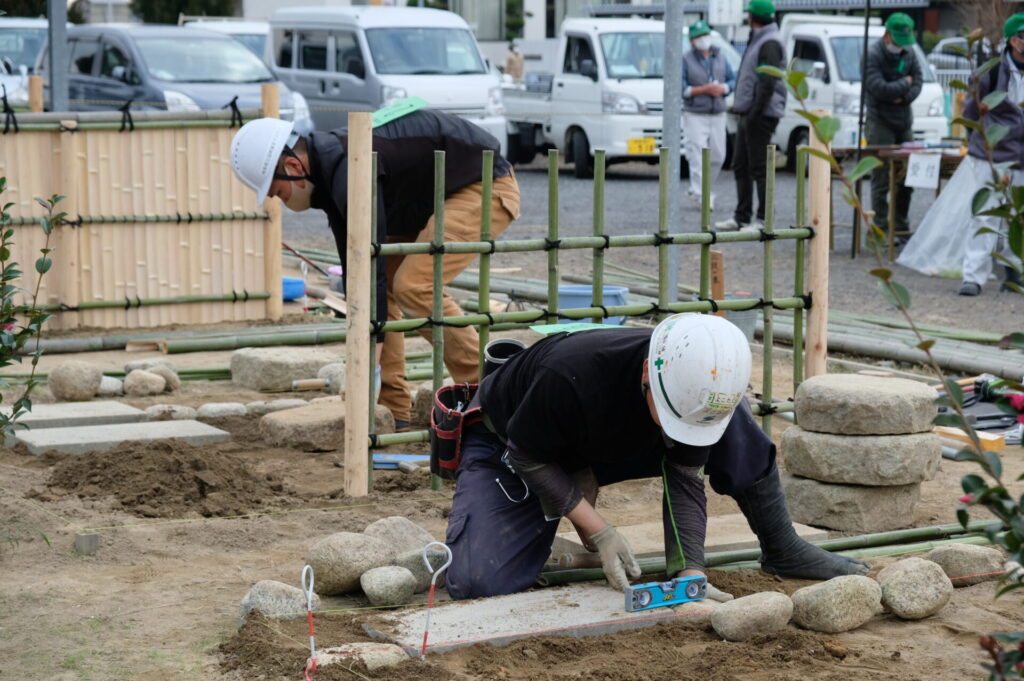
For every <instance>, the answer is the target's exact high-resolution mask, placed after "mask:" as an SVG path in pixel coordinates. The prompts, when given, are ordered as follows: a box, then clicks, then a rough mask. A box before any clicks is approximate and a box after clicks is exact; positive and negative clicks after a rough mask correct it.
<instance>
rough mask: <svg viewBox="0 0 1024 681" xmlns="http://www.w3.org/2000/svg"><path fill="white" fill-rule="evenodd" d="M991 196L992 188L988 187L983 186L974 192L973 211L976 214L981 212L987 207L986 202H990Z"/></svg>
mask: <svg viewBox="0 0 1024 681" xmlns="http://www.w3.org/2000/svg"><path fill="white" fill-rule="evenodd" d="M991 196H992V190H991V189H989V188H988V187H982V188H981V189H979V190H978V191H976V192H974V198H973V199H971V212H972V213H973V214H974V215H977V214H978V213H980V212H981V211H982V210H983V209H984V208H985V204H986V203H988V200H989V198H991Z"/></svg>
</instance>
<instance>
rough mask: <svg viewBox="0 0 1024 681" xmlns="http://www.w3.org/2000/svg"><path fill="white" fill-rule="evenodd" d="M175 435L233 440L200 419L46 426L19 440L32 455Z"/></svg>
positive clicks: (196, 440) (198, 441)
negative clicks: (65, 426)
mask: <svg viewBox="0 0 1024 681" xmlns="http://www.w3.org/2000/svg"><path fill="white" fill-rule="evenodd" d="M171 438H175V439H178V440H184V441H185V442H188V443H189V444H193V445H207V444H213V443H215V442H224V441H225V440H230V439H231V433H229V432H227V431H224V430H221V429H220V428H214V427H213V426H209V425H207V424H205V423H200V422H199V421H151V422H147V423H116V424H111V425H102V426H76V427H73V428H43V429H40V430H28V431H22V432H20V433H18V434H17V436H16V439H17V441H18V442H20V443H22V444H24V445H25V446H26V447H28V451H29V452H31V453H33V454H42V453H43V452H47V451H50V450H54V451H58V452H64V453H66V454H86V453H88V452H99V451H104V450H107V449H113V448H114V447H116V446H117V445H119V444H121V443H122V442H129V441H130V442H151V441H153V440H169V439H171Z"/></svg>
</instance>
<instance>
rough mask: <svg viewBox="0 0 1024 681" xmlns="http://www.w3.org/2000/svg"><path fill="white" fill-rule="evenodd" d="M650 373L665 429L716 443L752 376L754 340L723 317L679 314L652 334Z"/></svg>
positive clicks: (690, 440) (684, 438)
mask: <svg viewBox="0 0 1024 681" xmlns="http://www.w3.org/2000/svg"><path fill="white" fill-rule="evenodd" d="M647 357H648V369H647V370H648V378H649V380H650V385H651V388H650V389H651V392H652V393H653V394H654V407H655V409H656V410H657V412H658V418H659V420H660V421H661V428H662V430H664V431H665V434H666V435H668V436H669V437H670V438H672V439H673V440H675V441H676V442H682V443H683V444H687V445H693V446H705V445H711V444H714V443H715V442H718V440H719V439H720V438H721V437H722V433H724V432H725V428H726V426H728V425H729V420H730V419H731V418H732V415H733V412H734V411H735V409H736V405H737V404H739V401H740V400H741V399H743V394H744V393H745V392H746V389H747V384H748V383H749V381H750V345H749V344H748V342H747V338H746V336H745V335H743V332H742V331H740V330H739V329H738V328H737V327H736V326H735V325H734V324H731V323H730V322H727V321H726V320H724V319H722V318H721V317H715V316H713V315H703V314H692V313H691V314H675V315H672V316H671V317H668V318H667V319H665V320H664V321H662V322H661V323H660V324H658V326H657V327H656V328H655V329H654V333H653V334H652V335H651V346H650V349H649V350H648V353H647Z"/></svg>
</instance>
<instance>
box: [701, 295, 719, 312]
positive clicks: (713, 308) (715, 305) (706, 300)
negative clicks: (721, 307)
mask: <svg viewBox="0 0 1024 681" xmlns="http://www.w3.org/2000/svg"><path fill="white" fill-rule="evenodd" d="M697 300H699V301H700V302H702V303H708V304H709V305H711V311H712V312H718V303H716V302H715V299H714V298H697Z"/></svg>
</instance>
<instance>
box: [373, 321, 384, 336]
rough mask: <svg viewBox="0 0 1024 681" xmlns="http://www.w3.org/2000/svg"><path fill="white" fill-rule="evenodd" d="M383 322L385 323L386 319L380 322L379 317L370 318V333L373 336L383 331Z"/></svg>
mask: <svg viewBox="0 0 1024 681" xmlns="http://www.w3.org/2000/svg"><path fill="white" fill-rule="evenodd" d="M385 324H387V322H386V321H385V322H382V321H380V320H379V319H371V320H370V333H372V334H373V335H374V336H379V335H380V334H382V333H384V325H385Z"/></svg>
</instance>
